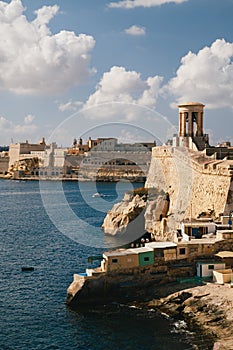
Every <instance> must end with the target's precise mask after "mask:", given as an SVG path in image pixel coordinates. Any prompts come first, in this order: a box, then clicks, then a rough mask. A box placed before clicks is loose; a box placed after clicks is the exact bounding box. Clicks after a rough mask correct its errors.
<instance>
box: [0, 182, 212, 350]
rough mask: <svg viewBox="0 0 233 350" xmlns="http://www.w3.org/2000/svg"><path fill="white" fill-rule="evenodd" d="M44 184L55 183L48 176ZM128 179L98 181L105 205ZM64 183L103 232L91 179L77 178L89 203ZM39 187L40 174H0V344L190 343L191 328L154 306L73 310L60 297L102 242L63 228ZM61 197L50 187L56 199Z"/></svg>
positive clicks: (94, 348)
mask: <svg viewBox="0 0 233 350" xmlns="http://www.w3.org/2000/svg"><path fill="white" fill-rule="evenodd" d="M138 185H139V184H138ZM48 186H49V188H50V189H52V188H53V186H54V188H56V185H55V183H53V182H51V183H49V184H48ZM127 186H128V184H124V183H122V184H121V185H120V186H118V189H117V192H116V188H115V185H114V184H111V183H103V184H99V188H98V190H99V191H100V192H101V193H103V194H104V195H105V203H106V204H105V205H106V207H105V209H104V210H105V213H106V211H107V210H108V209H110V208H111V207H112V205H113V203H114V202H116V201H117V200H119V199H120V197H122V196H123V193H124V191H125V190H126V189H127ZM63 188H64V193H65V196H66V198H67V201H68V203H69V204H70V206H71V208H72V210H73V212H74V213H76V215H78V216H79V217H81V218H82V220H84V221H85V220H86V222H88V223H89V224H90V226H91V227H92V228H93V231H98V234H99V235H101V234H102V235H103V233H101V230H100V228H99V227H100V225H101V223H102V221H103V218H104V216H105V213H104V211H98V210H95V209H93V208H91V206H90V203H91V201H94V200H95V201H97V200H99V198H98V197H97V198H93V197H92V195H93V193H95V192H96V189H95V188H94V187H93V184H91V183H85V184H82V191H85V194H86V195H87V196H89V197H88V198H90V203H89V205H88V204H87V203H86V201H85V200H84V199H83V196H82V195H81V193H80V189H79V187H78V184H77V183H75V182H67V183H64V184H63ZM40 192H41V189H40V187H39V183H38V182H33V181H32V182H30V181H29V182H21V181H7V180H0V208H1V224H0V246H1V249H0V271H1V277H0V278H1V288H0V314H1V317H0V349H2V350H31V349H32V350H36V349H38V350H45V349H46V350H49V349H50V350H52V349H60V350H66V349H67V350H68V349H69V350H72V349H80V350H84V349H85V350H87V349H90V350H100V349H108V348H109V349H112V350H119V349H124V350H126V349H134V350H139V349H140V350H141V349H144V350H147V349H148V350H162V349H164V350H170V349H171V350H176V349H177V350H178V349H179V350H183V349H193V348H194V347H193V344H194V343H195V341H197V339H198V337H199V336H198V335H197V334H191V333H189V332H187V330H186V328H185V325H184V324H183V323H182V322H181V323H179V322H178V323H175V322H174V321H173V320H171V319H168V318H166V317H165V316H164V317H163V316H158V315H156V313H155V312H154V311H153V310H151V311H144V310H140V309H137V308H134V307H128V306H125V305H118V304H112V305H110V306H107V305H106V306H103V307H101V308H96V309H90V310H82V311H74V310H71V309H69V308H68V307H67V306H66V305H65V298H66V288H67V287H68V285H69V284H70V282H71V281H72V275H73V273H79V272H83V271H84V270H85V268H86V267H87V266H88V263H87V258H88V256H90V255H96V254H101V253H102V252H103V250H104V249H101V248H95V247H91V244H90V245H89V246H85V245H83V244H80V243H79V242H77V240H76V241H73V240H71V239H70V238H69V237H67V236H65V235H63V234H61V233H60V232H59V230H58V229H57V228H56V227H55V225H54V223H52V222H51V220H50V218H49V217H48V215H47V212H46V210H45V209H44V206H43V203H42V199H41V193H40ZM59 205H61V204H60V203H59V202H57V201H56V191H54V207H55V208H56V206H57V207H59ZM81 230H82V227H80V237H81V235H82V232H81ZM22 266H32V267H34V271H28V272H22V271H21V267H22ZM199 340H200V339H199ZM201 349H208V346H207V345H205V346H204V345H202V347H201Z"/></svg>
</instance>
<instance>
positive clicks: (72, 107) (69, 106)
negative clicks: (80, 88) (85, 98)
mask: <svg viewBox="0 0 233 350" xmlns="http://www.w3.org/2000/svg"><path fill="white" fill-rule="evenodd" d="M82 105H83V102H81V101H72V100H69V101H68V102H66V103H61V104H60V105H59V106H58V109H59V111H61V112H66V111H73V112H75V111H77V110H78V108H80V107H82Z"/></svg>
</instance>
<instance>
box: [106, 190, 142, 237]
mask: <svg viewBox="0 0 233 350" xmlns="http://www.w3.org/2000/svg"><path fill="white" fill-rule="evenodd" d="M145 206H146V196H140V195H138V194H136V195H135V196H134V195H133V194H129V193H126V194H125V196H124V199H123V200H122V201H121V202H120V203H117V204H115V205H114V206H113V208H112V209H111V210H110V211H109V212H108V214H107V216H106V217H105V219H104V222H103V225H102V229H103V230H104V232H105V233H106V234H109V235H119V234H120V235H123V234H125V233H126V231H129V230H130V224H132V225H133V222H134V221H135V219H137V224H139V221H140V222H141V224H140V225H139V226H140V229H143V230H144V226H145V223H144V214H143V210H144V209H145ZM139 226H138V227H137V228H136V229H137V230H138V229H139ZM136 235H137V233H136Z"/></svg>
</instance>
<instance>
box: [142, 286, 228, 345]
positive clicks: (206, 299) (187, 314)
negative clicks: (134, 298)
mask: <svg viewBox="0 0 233 350" xmlns="http://www.w3.org/2000/svg"><path fill="white" fill-rule="evenodd" d="M229 287H230V285H217V284H213V283H208V284H206V285H203V286H198V287H194V288H189V289H184V290H181V291H178V292H176V293H173V294H171V295H169V296H167V297H165V298H162V299H154V300H152V301H150V302H149V303H147V306H148V307H149V308H155V309H156V310H157V311H160V312H163V313H166V314H167V315H169V316H172V317H173V318H178V319H180V318H183V319H185V320H186V321H187V323H188V324H189V326H190V327H191V328H192V329H194V330H197V329H198V330H199V332H200V333H201V334H202V335H203V339H204V337H205V336H207V337H208V338H209V342H210V343H212V344H213V346H211V344H209V345H210V347H208V348H211V349H212V348H213V349H214V350H230V349H233V335H232V334H233V326H232V324H233V323H232V321H233V311H232V310H233V309H232V306H233V292H232V288H229ZM219 295H221V299H220V298H219ZM211 339H212V341H211ZM200 348H202V346H201V347H200ZM205 348H207V347H205ZM198 349H199V347H198Z"/></svg>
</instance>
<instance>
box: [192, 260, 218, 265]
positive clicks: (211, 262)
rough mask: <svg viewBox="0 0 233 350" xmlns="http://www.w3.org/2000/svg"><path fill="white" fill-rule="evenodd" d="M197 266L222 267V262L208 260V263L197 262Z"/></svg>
mask: <svg viewBox="0 0 233 350" xmlns="http://www.w3.org/2000/svg"><path fill="white" fill-rule="evenodd" d="M197 264H199V265H210V264H211V265H222V264H224V263H222V262H221V261H216V260H206V261H197Z"/></svg>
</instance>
